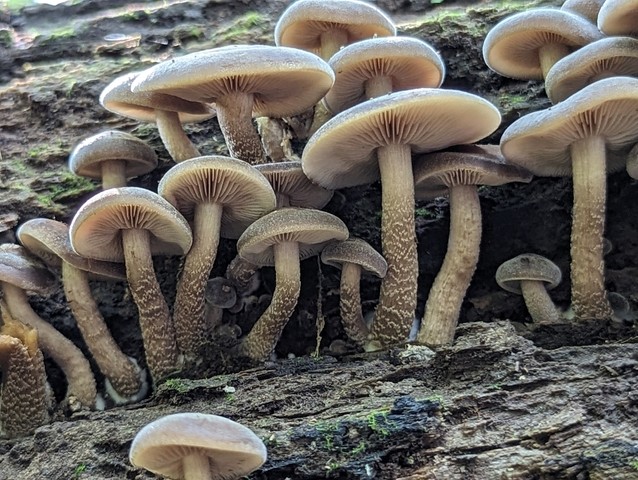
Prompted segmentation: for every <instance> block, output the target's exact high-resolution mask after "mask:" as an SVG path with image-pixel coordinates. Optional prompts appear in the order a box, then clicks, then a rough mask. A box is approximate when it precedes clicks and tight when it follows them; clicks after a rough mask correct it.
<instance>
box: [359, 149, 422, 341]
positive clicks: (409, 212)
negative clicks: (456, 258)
mask: <svg viewBox="0 0 638 480" xmlns="http://www.w3.org/2000/svg"><path fill="white" fill-rule="evenodd" d="M377 156H378V160H379V169H380V171H381V204H382V205H381V207H382V214H381V248H382V250H383V256H384V257H385V259H386V261H387V262H388V272H387V273H386V275H385V277H384V279H383V281H382V282H381V292H380V294H379V304H378V305H377V310H376V312H375V318H374V322H373V324H372V329H371V338H372V340H373V341H377V342H379V343H380V344H381V345H384V346H388V345H392V344H395V343H399V342H403V341H406V340H407V338H408V333H409V332H410V327H411V326H412V321H413V318H414V309H415V308H416V291H417V276H418V272H419V263H418V259H417V250H416V233H415V224H414V176H413V174H412V155H411V151H410V147H409V146H408V145H389V146H387V147H381V148H379V149H378V150H377Z"/></svg>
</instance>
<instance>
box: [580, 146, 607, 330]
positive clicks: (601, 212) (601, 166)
mask: <svg viewBox="0 0 638 480" xmlns="http://www.w3.org/2000/svg"><path fill="white" fill-rule="evenodd" d="M571 158H572V173H573V179H574V181H573V184H574V206H573V207H572V235H571V281H572V307H573V309H574V314H575V315H576V318H577V319H579V320H585V319H593V318H595V319H601V320H602V319H607V318H611V315H612V313H613V312H612V309H611V306H610V305H609V301H608V300H607V292H606V290H605V261H604V259H603V235H604V231H605V203H606V196H607V174H606V160H605V140H604V138H602V137H601V136H590V137H587V138H584V139H582V140H578V141H576V142H575V143H573V144H572V146H571Z"/></svg>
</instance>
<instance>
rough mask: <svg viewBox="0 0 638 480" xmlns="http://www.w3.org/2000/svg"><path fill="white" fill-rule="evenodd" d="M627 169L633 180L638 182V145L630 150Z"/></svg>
mask: <svg viewBox="0 0 638 480" xmlns="http://www.w3.org/2000/svg"><path fill="white" fill-rule="evenodd" d="M625 168H626V170H627V173H628V174H629V176H630V177H631V178H634V179H636V180H638V143H637V144H636V145H634V146H633V147H632V149H631V150H629V153H628V154H627V165H626V167H625Z"/></svg>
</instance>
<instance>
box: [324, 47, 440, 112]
mask: <svg viewBox="0 0 638 480" xmlns="http://www.w3.org/2000/svg"><path fill="white" fill-rule="evenodd" d="M328 63H329V65H330V66H331V67H332V69H333V70H334V71H335V83H334V85H333V86H332V88H331V89H330V91H328V93H327V94H326V96H325V97H324V100H323V101H324V103H325V104H326V106H327V107H328V109H329V110H330V111H331V112H333V113H339V112H342V111H343V110H346V109H348V108H350V107H352V106H354V105H356V104H358V103H361V102H363V101H364V100H367V98H368V97H367V96H366V82H367V81H369V80H370V79H373V78H379V77H387V78H388V79H389V83H391V85H392V91H394V92H397V91H400V90H408V89H412V88H436V87H439V86H441V83H443V78H444V77H445V65H444V64H443V60H442V59H441V57H440V56H439V54H438V53H437V52H436V51H435V50H434V48H432V47H431V46H430V45H429V44H427V43H426V42H424V41H422V40H418V39H416V38H410V37H383V38H371V39H368V40H362V41H360V42H357V43H353V44H352V45H349V46H347V47H344V48H342V49H341V50H340V51H339V52H337V53H335V54H334V55H333V56H332V57H331V58H330V61H329V62H328Z"/></svg>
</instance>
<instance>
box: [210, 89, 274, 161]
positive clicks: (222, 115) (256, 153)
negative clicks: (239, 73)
mask: <svg viewBox="0 0 638 480" xmlns="http://www.w3.org/2000/svg"><path fill="white" fill-rule="evenodd" d="M216 107H217V121H218V122H219V127H220V128H221V131H222V133H223V134H224V139H225V140H226V146H227V147H228V152H229V153H230V156H231V157H233V158H238V159H240V160H244V161H245V162H248V163H250V164H251V165H257V164H260V163H264V162H265V160H266V154H265V152H264V148H263V146H262V144H261V138H259V134H258V133H257V130H255V127H254V126H253V122H252V111H253V95H252V94H250V93H242V92H238V91H235V92H229V93H227V94H226V95H225V96H224V97H223V98H221V99H219V100H218V101H217V103H216Z"/></svg>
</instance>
